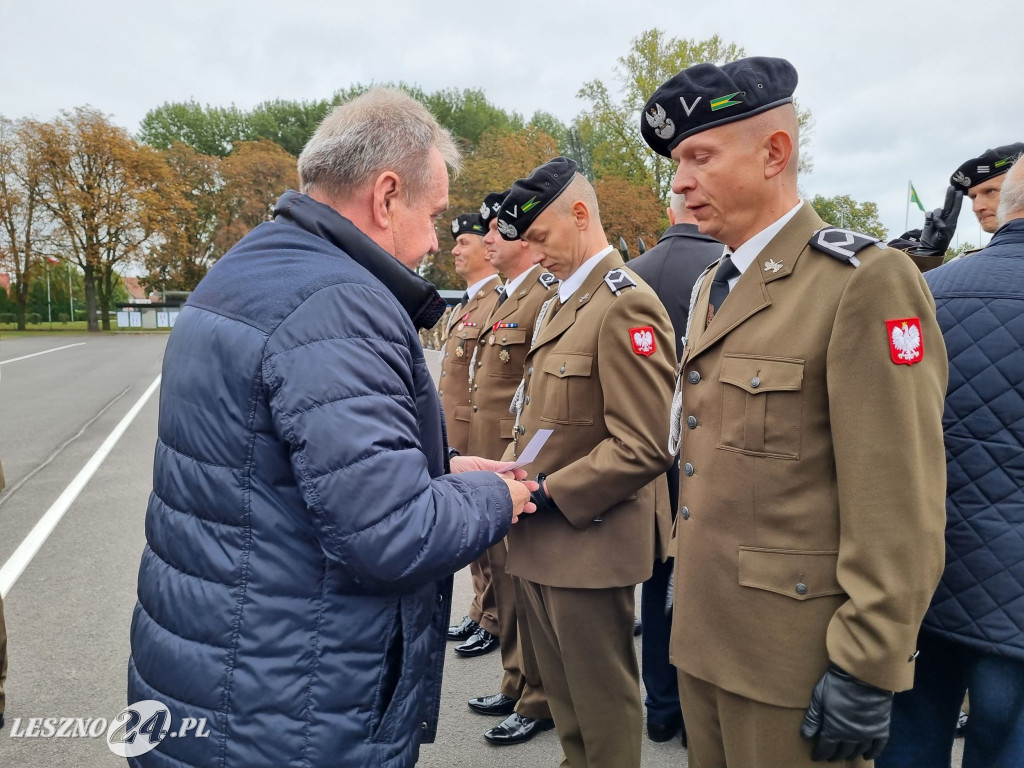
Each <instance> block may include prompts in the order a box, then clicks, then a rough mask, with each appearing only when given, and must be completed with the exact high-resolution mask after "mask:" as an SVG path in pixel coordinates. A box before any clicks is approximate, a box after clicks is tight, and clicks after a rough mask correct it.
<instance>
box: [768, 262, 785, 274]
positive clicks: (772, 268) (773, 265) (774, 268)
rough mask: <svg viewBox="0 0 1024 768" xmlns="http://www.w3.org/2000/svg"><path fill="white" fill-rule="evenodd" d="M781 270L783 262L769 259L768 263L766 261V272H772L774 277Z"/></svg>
mask: <svg viewBox="0 0 1024 768" xmlns="http://www.w3.org/2000/svg"><path fill="white" fill-rule="evenodd" d="M780 269H782V262H781V261H776V260H775V259H768V261H766V262H765V263H764V271H765V272H771V273H772V274H773V275H774V274H775V273H777V272H778V271H779V270H780Z"/></svg>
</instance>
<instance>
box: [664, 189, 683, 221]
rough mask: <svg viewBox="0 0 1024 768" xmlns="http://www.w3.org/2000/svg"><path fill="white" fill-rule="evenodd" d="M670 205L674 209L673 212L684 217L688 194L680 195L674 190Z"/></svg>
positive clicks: (669, 201)
mask: <svg viewBox="0 0 1024 768" xmlns="http://www.w3.org/2000/svg"><path fill="white" fill-rule="evenodd" d="M668 207H669V208H671V209H672V212H673V213H674V214H675V215H676V216H678V217H680V218H681V217H683V216H685V215H686V213H687V211H686V195H680V194H677V193H676V192H673V193H672V194H671V195H670V196H669V199H668Z"/></svg>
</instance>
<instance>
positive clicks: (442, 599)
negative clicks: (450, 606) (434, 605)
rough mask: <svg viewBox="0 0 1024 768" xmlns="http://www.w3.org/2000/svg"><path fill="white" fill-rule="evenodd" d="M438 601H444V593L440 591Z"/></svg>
mask: <svg viewBox="0 0 1024 768" xmlns="http://www.w3.org/2000/svg"><path fill="white" fill-rule="evenodd" d="M437 602H439V603H443V602H444V595H443V594H441V593H440V592H439V593H438V595H437Z"/></svg>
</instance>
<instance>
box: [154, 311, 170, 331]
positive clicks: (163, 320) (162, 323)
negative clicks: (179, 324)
mask: <svg viewBox="0 0 1024 768" xmlns="http://www.w3.org/2000/svg"><path fill="white" fill-rule="evenodd" d="M156 327H157V328H170V327H171V324H170V322H169V321H168V319H167V312H166V310H165V311H163V312H157V313H156Z"/></svg>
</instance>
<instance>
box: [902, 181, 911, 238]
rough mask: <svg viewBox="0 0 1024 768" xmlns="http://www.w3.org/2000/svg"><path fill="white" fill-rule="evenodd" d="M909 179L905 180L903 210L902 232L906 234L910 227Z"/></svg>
mask: <svg viewBox="0 0 1024 768" xmlns="http://www.w3.org/2000/svg"><path fill="white" fill-rule="evenodd" d="M910 184H911V182H910V179H907V195H906V206H905V207H904V209H903V231H904V232H906V231H907V230H908V228H909V227H910Z"/></svg>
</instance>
